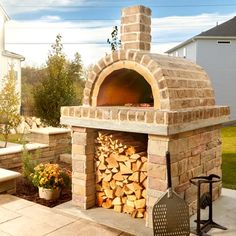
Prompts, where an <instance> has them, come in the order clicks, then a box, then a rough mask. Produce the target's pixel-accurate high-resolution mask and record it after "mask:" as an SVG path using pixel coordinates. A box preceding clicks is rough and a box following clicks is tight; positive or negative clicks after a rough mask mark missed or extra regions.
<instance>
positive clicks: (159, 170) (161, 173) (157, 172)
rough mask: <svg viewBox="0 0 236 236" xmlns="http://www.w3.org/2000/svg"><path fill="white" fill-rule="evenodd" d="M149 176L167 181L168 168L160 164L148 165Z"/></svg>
mask: <svg viewBox="0 0 236 236" xmlns="http://www.w3.org/2000/svg"><path fill="white" fill-rule="evenodd" d="M148 176H152V177H156V178H158V179H161V180H165V179H166V166H165V165H159V164H152V163H149V164H148Z"/></svg>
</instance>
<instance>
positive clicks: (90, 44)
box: [1, 0, 236, 66]
mask: <svg viewBox="0 0 236 236" xmlns="http://www.w3.org/2000/svg"><path fill="white" fill-rule="evenodd" d="M1 4H2V5H3V6H4V8H5V9H6V11H7V13H8V15H9V16H10V17H11V21H9V22H8V23H7V24H6V48H7V49H8V50H11V51H14V52H17V53H20V54H22V55H24V56H25V57H26V62H25V63H26V65H35V66H39V65H42V64H44V63H45V60H46V58H47V55H48V50H49V49H50V44H51V43H53V42H54V40H55V37H56V35H57V34H59V33H60V34H61V35H62V39H63V43H64V49H65V52H66V54H67V55H68V57H72V56H73V54H74V53H75V52H77V51H78V52H79V53H80V54H81V55H82V59H83V61H84V64H85V65H89V64H91V63H94V62H95V61H96V60H98V59H99V58H100V57H102V56H104V55H105V53H108V52H109V51H110V48H109V45H107V44H106V40H107V38H108V37H110V32H111V31H112V27H113V26H115V25H118V26H119V24H120V12H121V9H122V8H123V7H127V6H132V5H140V4H142V5H145V6H148V7H150V8H151V9H152V38H153V44H152V51H153V52H157V53H163V52H164V51H166V50H168V49H169V48H171V47H173V46H175V45H177V44H178V43H180V42H182V41H184V40H186V39H188V38H190V37H192V36H194V35H196V34H199V33H201V32H202V31H204V30H207V29H209V28H212V27H213V26H215V25H216V22H218V23H222V22H224V21H226V20H229V19H230V18H232V17H234V16H235V15H236V0H224V1H222V0H221V1H220V0H205V1H203V0H198V1H196V0H175V1H173V0H159V1H158V0H146V1H137V0H126V1H124V0H115V1H114V0H113V1H111V0H100V1H98V0H77V1H76V0H47V1H45V0H34V1H32V0H31V1H29V0H21V1H19V0H17V1H16V0H2V1H1Z"/></svg>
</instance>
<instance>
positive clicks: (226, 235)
mask: <svg viewBox="0 0 236 236" xmlns="http://www.w3.org/2000/svg"><path fill="white" fill-rule="evenodd" d="M235 201H236V191H235V190H231V189H222V195H221V197H220V198H219V199H218V200H216V201H215V202H214V204H213V220H214V221H215V222H216V223H218V224H220V225H222V226H225V227H227V228H228V230H220V229H212V230H211V231H210V232H209V234H210V235H212V236H214V235H215V236H218V235H221V236H235V235H236V224H235V220H236V204H235ZM53 209H57V210H58V211H60V212H64V213H66V214H69V215H73V216H75V217H79V218H83V219H87V220H90V221H93V222H96V223H99V224H101V225H106V226H109V227H112V228H115V229H118V230H121V231H124V232H127V233H130V234H133V235H136V236H144V235H145V236H152V235H153V231H152V229H150V228H146V227H145V221H144V220H142V219H133V218H131V217H130V216H129V215H126V214H121V213H116V212H114V211H113V210H109V209H103V208H92V209H89V210H81V209H79V208H78V207H76V206H74V205H72V202H66V203H64V204H61V205H59V206H57V207H54V208H53ZM207 214H208V209H206V210H202V217H203V219H207ZM195 219H196V215H194V216H192V217H191V219H190V223H191V230H194V229H195V228H196V223H195V222H194V220H195ZM192 235H194V234H191V236H192Z"/></svg>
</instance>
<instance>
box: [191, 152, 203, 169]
mask: <svg viewBox="0 0 236 236" xmlns="http://www.w3.org/2000/svg"><path fill="white" fill-rule="evenodd" d="M200 164H201V157H200V154H198V155H195V156H192V157H189V158H188V168H189V169H193V168H195V167H197V166H199V165H200Z"/></svg>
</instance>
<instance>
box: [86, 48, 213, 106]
mask: <svg viewBox="0 0 236 236" xmlns="http://www.w3.org/2000/svg"><path fill="white" fill-rule="evenodd" d="M114 72H116V73H114ZM112 73H113V75H112ZM118 77H119V79H120V83H117V80H118V79H117V78H118ZM142 80H143V81H142ZM113 81H114V82H113ZM129 84H130V85H129ZM144 90H146V91H148V90H150V93H151V96H152V97H153V107H154V109H161V110H181V109H186V108H196V107H207V106H214V105H215V97H214V91H213V88H212V86H211V82H210V80H209V78H208V76H207V74H206V72H205V71H204V70H203V69H202V68H201V67H200V66H198V65H196V64H194V63H192V62H190V61H187V60H186V59H183V58H175V57H170V56H165V55H159V54H153V53H150V52H148V51H137V50H120V51H116V52H113V53H112V54H110V55H107V56H105V57H104V58H102V59H101V60H99V61H98V63H97V64H95V65H94V66H93V68H92V69H91V71H90V73H89V75H88V79H87V82H86V85H85V89H84V100H83V105H84V106H92V107H96V106H100V105H122V102H123V103H125V102H126V101H125V97H127V103H129V102H130V101H131V102H134V103H135V101H136V102H137V103H138V102H139V101H140V99H142V97H143V96H144V93H145V91H144ZM135 91H136V92H135ZM109 93H110V95H109ZM138 93H140V94H139V95H138ZM119 99H120V100H119ZM112 101H114V102H113V103H112ZM119 101H120V103H119ZM109 102H110V103H109ZM144 102H145V101H144ZM116 103H117V104H116Z"/></svg>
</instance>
